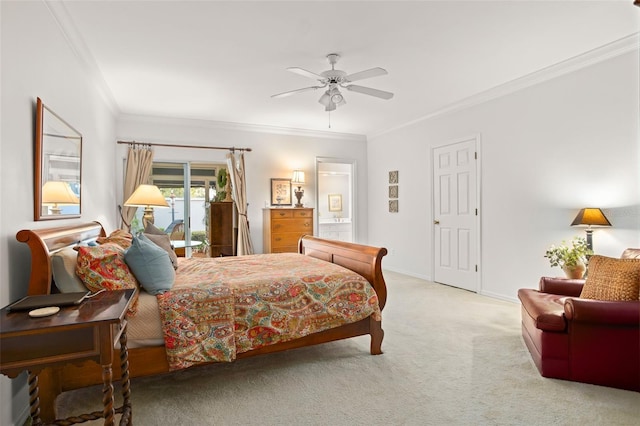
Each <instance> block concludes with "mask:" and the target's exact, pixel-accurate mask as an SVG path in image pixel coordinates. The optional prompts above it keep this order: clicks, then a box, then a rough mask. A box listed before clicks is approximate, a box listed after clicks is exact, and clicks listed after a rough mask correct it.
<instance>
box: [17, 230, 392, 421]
mask: <svg viewBox="0 0 640 426" xmlns="http://www.w3.org/2000/svg"><path fill="white" fill-rule="evenodd" d="M104 235H105V231H104V229H103V227H102V225H101V224H100V223H98V222H91V223H84V224H78V225H74V226H65V227H59V228H48V229H39V230H22V231H20V232H18V234H17V235H16V238H17V239H18V241H21V242H24V243H26V244H28V245H29V248H30V249H31V278H30V281H29V289H28V294H30V295H36V294H49V293H51V285H52V270H51V258H50V256H51V253H52V252H54V251H56V250H58V249H61V248H64V247H67V246H70V245H74V244H76V243H78V242H80V241H87V240H92V239H95V238H97V237H99V236H104ZM299 252H300V253H302V254H304V255H307V256H312V257H315V258H318V259H322V260H325V261H327V262H331V263H335V264H338V265H341V266H343V267H345V268H347V269H350V270H352V271H354V272H356V273H358V274H360V275H362V276H363V277H364V278H366V279H367V280H368V281H369V282H370V283H371V284H372V286H373V288H374V289H375V291H376V293H377V295H378V300H379V304H380V309H381V310H382V309H383V308H384V305H385V303H386V300H387V288H386V284H385V281H384V277H383V275H382V257H384V256H385V255H386V254H387V250H386V249H385V248H377V247H370V246H364V245H360V244H353V243H345V242H340V241H331V240H324V239H320V238H315V237H312V236H304V237H302V238H301V239H300V242H299ZM367 334H369V335H370V336H371V349H370V350H371V353H372V354H374V355H377V354H381V353H382V340H383V337H384V332H383V330H382V326H381V323H380V321H375V320H373V319H372V318H371V317H369V318H365V319H363V320H361V321H358V322H355V323H352V324H346V325H343V326H340V327H337V328H333V329H330V330H326V331H323V332H320V333H315V334H312V335H309V336H306V337H303V338H300V339H296V340H292V341H289V342H283V343H278V344H275V345H271V346H266V347H262V348H259V349H256V350H253V351H249V352H245V353H241V354H238V356H237V358H238V359H242V358H248V357H252V356H256V355H262V354H266V353H271V352H279V351H284V350H289V349H295V348H301V347H305V346H310V345H316V344H319V343H325V342H330V341H334V340H341V339H347V338H350V337H355V336H362V335H367ZM118 355H119V354H118ZM114 367H115V366H114ZM129 370H130V375H131V377H139V376H148V375H155V374H162V373H167V372H169V365H168V363H167V358H166V353H165V349H164V346H155V347H145V348H132V349H129ZM113 373H114V378H119V377H120V371H119V369H118V368H117V367H115V368H114V372H113ZM39 380H40V409H41V417H42V418H43V420H44V421H46V422H50V421H52V420H54V419H55V410H54V403H55V398H56V397H57V395H58V394H59V393H60V392H64V391H67V390H72V389H77V388H81V387H85V386H90V385H95V384H98V383H102V376H101V371H100V368H98V366H97V365H96V364H95V363H93V362H88V363H85V364H82V365H67V366H65V367H60V368H57V369H53V370H45V371H43V373H41V374H40V375H39Z"/></svg>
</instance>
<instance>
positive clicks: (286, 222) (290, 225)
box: [271, 219, 313, 234]
mask: <svg viewBox="0 0 640 426" xmlns="http://www.w3.org/2000/svg"><path fill="white" fill-rule="evenodd" d="M271 232H272V233H273V234H277V233H280V232H305V233H310V232H313V221H312V220H311V219H297V220H291V219H282V220H281V219H277V220H276V219H274V220H273V221H272V222H271Z"/></svg>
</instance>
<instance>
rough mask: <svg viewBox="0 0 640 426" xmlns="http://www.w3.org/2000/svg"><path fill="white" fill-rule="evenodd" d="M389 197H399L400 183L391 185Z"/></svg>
mask: <svg viewBox="0 0 640 426" xmlns="http://www.w3.org/2000/svg"><path fill="white" fill-rule="evenodd" d="M389 198H398V185H389Z"/></svg>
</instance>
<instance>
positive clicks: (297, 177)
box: [291, 170, 304, 185]
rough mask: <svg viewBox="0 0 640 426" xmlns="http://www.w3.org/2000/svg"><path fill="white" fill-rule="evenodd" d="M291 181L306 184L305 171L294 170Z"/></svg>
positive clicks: (296, 183) (295, 183)
mask: <svg viewBox="0 0 640 426" xmlns="http://www.w3.org/2000/svg"><path fill="white" fill-rule="evenodd" d="M291 183H292V184H294V185H304V172H303V171H302V170H294V171H293V177H292V178H291Z"/></svg>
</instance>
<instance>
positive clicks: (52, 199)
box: [42, 180, 80, 214]
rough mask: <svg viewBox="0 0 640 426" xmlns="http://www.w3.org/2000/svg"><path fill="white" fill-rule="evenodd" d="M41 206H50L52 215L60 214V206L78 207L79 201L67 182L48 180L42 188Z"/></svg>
mask: <svg viewBox="0 0 640 426" xmlns="http://www.w3.org/2000/svg"><path fill="white" fill-rule="evenodd" d="M42 204H45V205H51V204H53V207H51V213H52V214H60V212H61V211H62V209H61V208H60V207H59V206H60V205H74V204H75V205H78V204H80V199H79V198H78V197H77V196H76V194H74V193H73V191H72V190H71V187H70V186H69V184H68V183H67V182H62V181H55V180H50V181H48V182H46V183H45V184H44V186H43V187H42Z"/></svg>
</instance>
